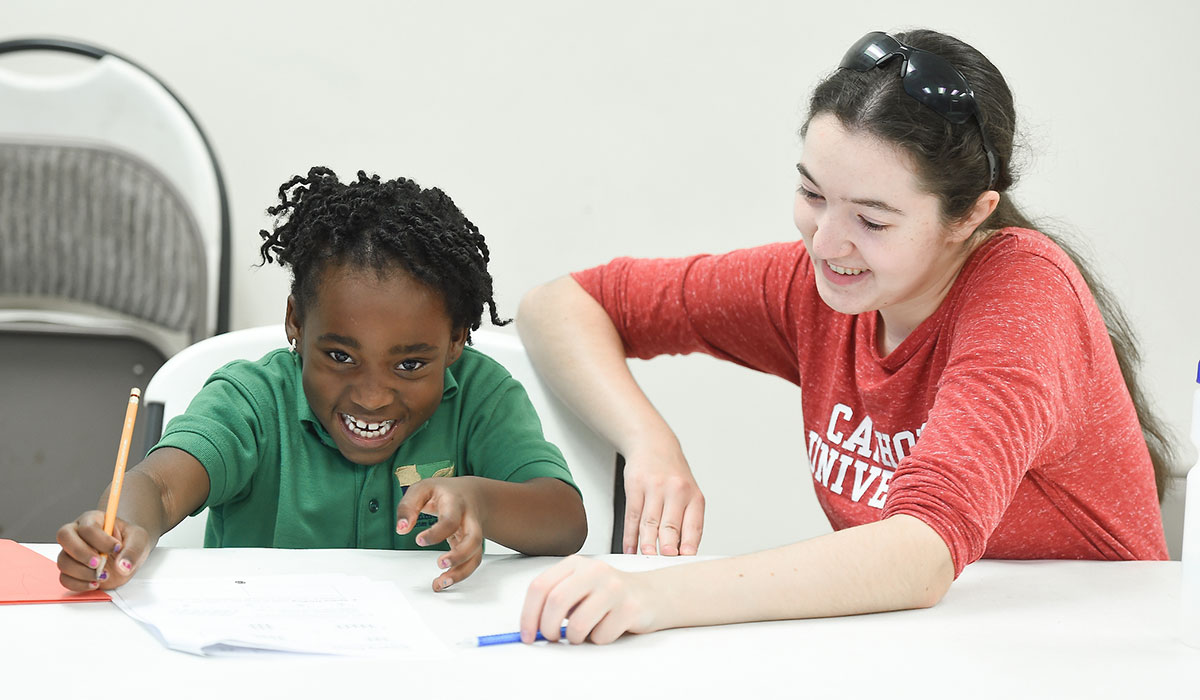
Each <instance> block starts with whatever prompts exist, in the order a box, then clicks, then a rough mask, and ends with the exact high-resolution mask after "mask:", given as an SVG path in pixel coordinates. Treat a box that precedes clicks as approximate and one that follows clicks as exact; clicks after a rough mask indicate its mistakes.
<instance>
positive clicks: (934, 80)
mask: <svg viewBox="0 0 1200 700" xmlns="http://www.w3.org/2000/svg"><path fill="white" fill-rule="evenodd" d="M894 56H899V57H900V58H901V59H903V60H902V62H901V63H900V80H901V85H903V86H904V92H906V93H908V96H909V97H911V98H913V99H914V100H916V101H917V102H920V103H921V104H923V105H925V106H926V107H929V108H930V109H932V110H933V111H935V112H937V113H938V114H940V115H942V118H944V119H945V120H946V121H948V122H950V123H952V124H964V123H966V121H967V120H968V119H970V118H971V117H972V116H974V117H975V123H976V124H978V125H979V135H980V137H982V139H983V151H984V154H986V155H987V161H988V188H991V186H992V185H994V184H996V178H997V176H998V175H999V174H1000V163H999V160H998V159H997V158H996V153H995V151H994V150H993V149H992V142H991V141H990V140H989V139H988V137H987V132H985V131H984V130H983V120H981V119H980V118H979V105H978V104H977V103H976V102H975V93H974V91H972V90H971V86H970V84H969V83H967V79H966V78H965V77H963V74H962V73H959V72H958V69H957V68H955V67H954V66H952V65H950V62H949V61H947V60H946V59H944V58H942V57H941V56H938V55H937V54H935V53H930V52H929V51H924V50H922V49H917V48H913V47H911V46H908V45H906V44H902V43H900V42H899V41H897V40H896V39H895V38H894V37H892V36H890V35H888V34H886V33H884V32H870V33H869V34H866V35H864V36H863V38H861V39H859V40H858V41H856V42H854V45H853V46H851V47H850V49H849V50H848V51H846V55H845V56H843V57H842V62H841V63H840V64H838V68H849V69H851V70H855V71H858V72H860V73H865V72H867V71H869V70H871V69H872V68H882V67H883V65H884V64H885V63H887V62H888V61H890V60H891V59H892V58H893V57H894Z"/></svg>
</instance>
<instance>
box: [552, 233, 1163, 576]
mask: <svg viewBox="0 0 1200 700" xmlns="http://www.w3.org/2000/svg"><path fill="white" fill-rule="evenodd" d="M814 274H815V273H814V270H813V266H812V263H811V261H810V259H809V257H808V253H807V251H806V250H805V248H804V245H803V243H802V242H800V241H797V242H794V243H779V244H774V245H767V246H762V247H757V248H750V249H745V250H738V251H734V252H731V253H727V254H724V255H698V256H694V257H689V258H678V259H631V258H618V259H616V260H614V261H612V262H611V263H609V264H608V265H605V266H601V267H597V268H593V269H590V270H585V271H583V272H578V273H575V275H574V277H575V279H576V280H577V281H578V282H579V283H580V284H581V285H582V286H583V288H584V289H586V290H587V291H588V293H590V294H591V295H592V296H593V297H595V298H596V299H597V301H599V302H600V303H601V304H602V305H603V306H604V308H605V310H606V311H607V312H608V315H609V316H610V317H611V318H612V320H613V322H614V323H615V324H616V327H617V330H618V332H619V333H620V334H621V338H622V339H623V340H624V342H625V347H626V351H627V354H628V355H629V356H630V357H640V358H649V357H653V356H656V355H662V354H686V353H691V352H704V353H708V354H710V355H713V356H715V357H718V358H722V359H725V360H729V361H731V362H736V363H738V364H741V365H744V366H746V367H750V368H753V369H756V370H760V371H762V372H769V373H771V374H774V375H777V376H780V377H783V378H784V379H787V380H788V381H791V382H793V383H795V384H797V385H799V386H800V387H801V392H800V397H801V401H802V405H803V413H804V423H805V426H804V428H805V434H806V436H807V440H806V443H807V446H808V458H809V462H810V465H811V470H812V476H813V482H814V485H815V487H816V492H817V498H818V500H819V501H820V503H821V506H822V508H824V510H825V513H826V515H827V516H828V517H829V521H830V523H831V524H832V525H833V527H834V528H835V529H841V528H845V527H850V526H853V525H859V524H863V523H867V522H872V521H875V520H879V519H881V518H886V517H889V516H892V515H896V514H898V513H906V514H909V515H912V516H915V517H917V518H920V519H921V520H922V521H924V522H925V523H927V524H928V525H929V526H930V527H932V528H933V529H934V530H935V531H936V532H937V533H938V534H939V535H941V537H942V538H943V539H944V540H945V542H946V544H947V546H948V547H949V548H950V553H951V556H952V557H953V560H954V568H955V576H957V575H958V574H959V573H961V572H962V569H963V567H964V566H966V565H967V564H969V563H971V562H973V561H975V560H977V559H979V558H980V557H989V558H1000V559H1166V558H1167V548H1166V541H1165V539H1164V536H1163V530H1162V520H1161V513H1160V511H1159V506H1158V499H1157V495H1156V493H1155V486H1154V473H1153V467H1152V466H1151V463H1150V456H1149V452H1148V451H1147V449H1146V443H1145V441H1144V439H1143V437H1142V434H1141V429H1140V428H1139V425H1138V421H1137V416H1136V413H1135V411H1134V407H1133V402H1132V400H1131V399H1130V397H1129V392H1128V390H1127V389H1126V388H1125V383H1124V381H1123V380H1122V378H1121V372H1120V369H1119V367H1118V365H1117V360H1116V356H1115V354H1114V352H1113V349H1112V343H1111V342H1110V341H1109V339H1108V333H1107V331H1106V329H1105V327H1104V322H1103V320H1102V319H1101V316H1100V312H1099V310H1098V309H1097V307H1096V303H1095V300H1094V299H1093V297H1092V295H1091V292H1090V291H1089V290H1088V288H1087V285H1086V284H1085V283H1084V281H1083V279H1082V278H1081V277H1080V275H1079V272H1078V270H1077V269H1076V268H1075V266H1074V264H1073V263H1072V262H1071V261H1070V259H1069V258H1068V257H1067V256H1066V254H1065V253H1063V252H1062V250H1061V249H1060V248H1059V247H1058V246H1056V245H1054V243H1053V242H1051V241H1050V240H1049V239H1048V238H1046V237H1045V236H1043V235H1042V234H1040V233H1038V232H1036V231H1029V230H1025V229H1015V228H1010V229H1005V230H1003V231H1000V232H997V233H996V234H994V235H993V236H992V237H991V238H990V239H989V240H988V241H986V242H985V243H984V244H983V245H981V246H980V247H979V248H978V249H977V250H976V251H975V252H974V253H973V254H972V255H971V257H970V258H969V259H968V260H967V262H966V263H965V264H964V266H963V269H962V270H961V271H960V273H959V275H958V278H957V279H956V280H955V282H954V284H953V286H952V287H951V289H950V291H949V293H948V294H947V296H946V298H945V299H944V300H943V301H942V303H941V305H940V306H939V307H938V309H937V311H935V312H934V313H933V315H931V316H930V317H929V318H927V319H926V320H925V321H924V322H923V323H922V324H921V325H920V326H918V327H917V328H916V329H915V330H914V331H913V332H912V334H910V335H909V337H908V338H906V339H905V340H904V342H902V343H901V344H900V345H899V347H897V348H896V349H895V350H894V351H893V352H892V353H890V354H889V355H887V356H886V357H880V356H879V354H878V351H877V349H876V348H877V345H876V342H875V339H876V324H877V314H876V313H874V312H872V313H866V314H859V315H854V316H851V315H846V314H841V313H838V312H836V311H833V310H832V309H830V308H829V307H828V306H826V305H825V303H824V302H823V301H822V300H821V298H820V296H819V295H818V292H817V289H816V286H815V281H814V277H813V275H814ZM730 439H731V440H736V439H737V436H734V435H731V436H730Z"/></svg>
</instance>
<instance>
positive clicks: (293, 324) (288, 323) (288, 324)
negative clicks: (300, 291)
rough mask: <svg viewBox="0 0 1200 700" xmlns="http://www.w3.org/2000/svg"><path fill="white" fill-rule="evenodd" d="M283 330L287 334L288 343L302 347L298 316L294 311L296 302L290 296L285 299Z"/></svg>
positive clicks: (295, 310)
mask: <svg viewBox="0 0 1200 700" xmlns="http://www.w3.org/2000/svg"><path fill="white" fill-rule="evenodd" d="M283 330H284V331H286V332H287V337H288V341H289V342H292V343H295V344H297V345H303V343H302V342H301V340H302V337H301V331H300V314H299V313H298V312H297V309H296V300H295V298H294V297H292V295H290V294H289V295H288V298H287V312H286V313H285V314H284V316H283Z"/></svg>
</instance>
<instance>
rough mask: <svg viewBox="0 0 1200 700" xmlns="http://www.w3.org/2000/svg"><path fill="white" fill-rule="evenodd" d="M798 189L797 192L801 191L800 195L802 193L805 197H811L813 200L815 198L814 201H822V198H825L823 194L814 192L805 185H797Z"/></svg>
mask: <svg viewBox="0 0 1200 700" xmlns="http://www.w3.org/2000/svg"><path fill="white" fill-rule="evenodd" d="M796 191H797V192H799V193H800V195H801V196H802V197H804V198H805V199H811V200H813V201H814V202H817V201H820V200H822V199H825V198H824V197H822V196H821V195H819V194H817V193H816V192H813V191H812V190H810V189H808V188H807V187H805V186H804V185H797V186H796Z"/></svg>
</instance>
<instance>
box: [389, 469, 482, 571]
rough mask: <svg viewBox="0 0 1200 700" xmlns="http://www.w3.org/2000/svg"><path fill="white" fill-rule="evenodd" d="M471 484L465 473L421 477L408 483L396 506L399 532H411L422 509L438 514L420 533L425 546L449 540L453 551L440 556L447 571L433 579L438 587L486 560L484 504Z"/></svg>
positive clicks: (424, 511)
mask: <svg viewBox="0 0 1200 700" xmlns="http://www.w3.org/2000/svg"><path fill="white" fill-rule="evenodd" d="M472 485H473V484H472V481H471V479H469V478H466V477H458V478H437V477H435V478H432V479H422V480H421V481H418V482H417V483H415V484H413V485H412V486H409V487H408V491H407V492H406V493H405V494H404V498H402V499H400V505H399V506H398V507H397V508H396V534H399V535H403V534H406V533H408V532H410V531H411V530H412V528H413V526H414V525H415V524H416V522H417V518H418V517H419V516H420V515H421V513H429V514H430V515H435V516H437V522H436V523H434V524H433V525H432V526H431V527H430V528H429V529H428V530H426V531H425V532H422V533H421V534H419V535H417V544H419V545H421V546H422V547H428V546H430V545H434V544H437V543H439V542H442V541H446V542H448V543H449V544H450V551H449V552H446V553H445V554H439V556H438V567H439V568H442V569H446V571H445V572H443V573H442V574H440V575H438V577H437V578H435V579H434V581H433V590H435V591H443V590H445V589H447V588H449V587H450V586H451V585H452V584H455V583H458V582H459V581H462V580H463V579H465V578H466V577H468V576H470V575H471V574H472V573H473V572H474V571H475V569H477V568H479V564H480V563H481V562H482V561H483V525H482V522H481V510H480V509H481V508H482V505H481V504H480V503H479V499H477V498H476V496H477V494H476V492H475V490H474V489H473V488H472Z"/></svg>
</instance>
